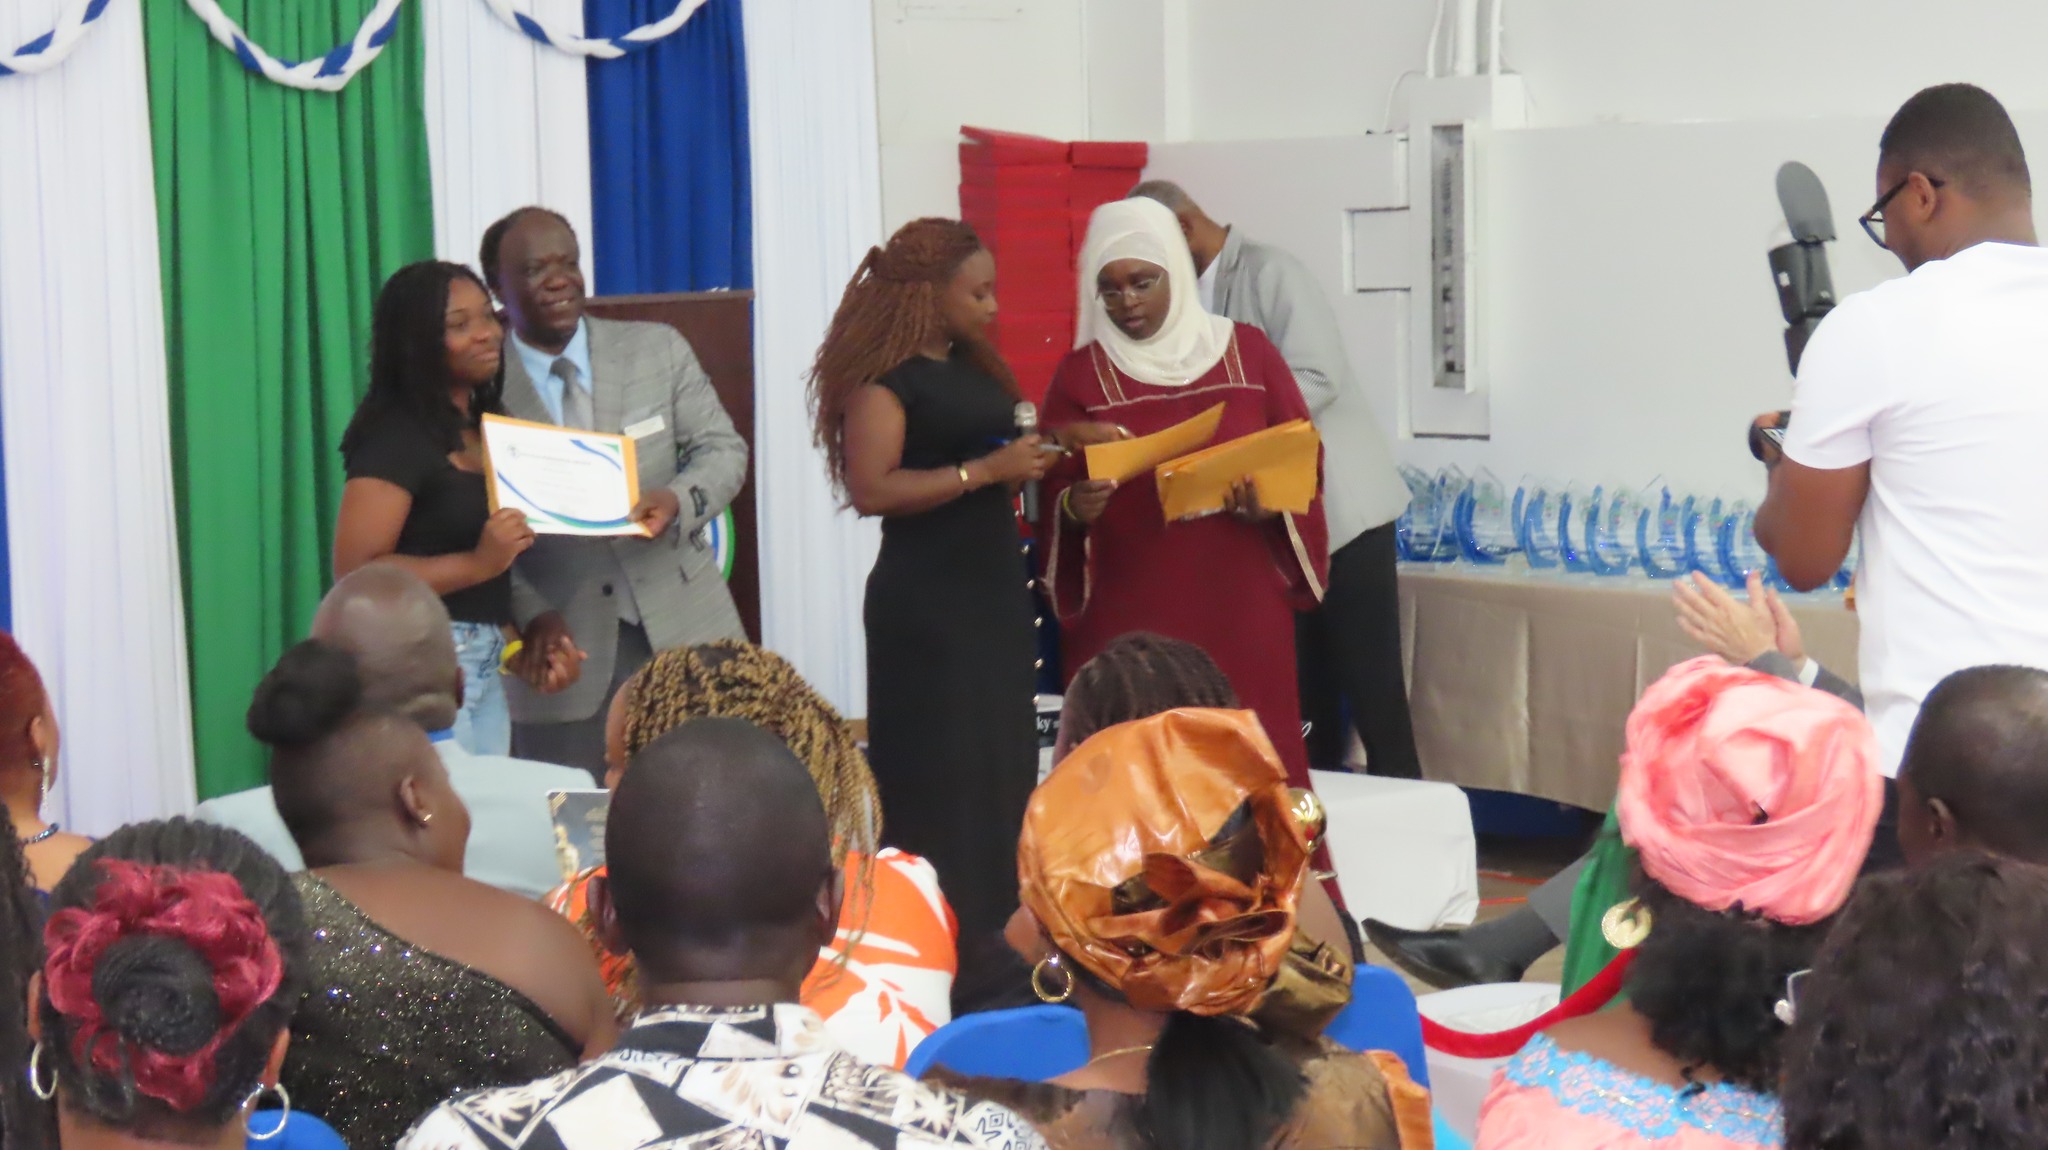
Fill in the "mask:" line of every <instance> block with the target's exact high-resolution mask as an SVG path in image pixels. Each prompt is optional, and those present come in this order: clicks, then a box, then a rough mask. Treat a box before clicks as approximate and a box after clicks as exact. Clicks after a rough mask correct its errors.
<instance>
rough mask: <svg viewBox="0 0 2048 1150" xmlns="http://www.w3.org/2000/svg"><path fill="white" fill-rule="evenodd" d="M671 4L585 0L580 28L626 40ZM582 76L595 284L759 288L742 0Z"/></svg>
mask: <svg viewBox="0 0 2048 1150" xmlns="http://www.w3.org/2000/svg"><path fill="white" fill-rule="evenodd" d="M829 2H837V0H829ZM675 3H676V0H584V5H583V21H584V28H585V29H586V33H585V34H586V35H591V36H618V35H621V34H623V33H626V32H629V31H631V30H632V29H633V28H635V27H638V26H639V25H641V24H646V23H650V22H652V21H655V20H659V19H660V18H662V17H663V16H666V15H668V13H670V12H671V11H673V10H674V9H675ZM588 71H589V77H590V184H591V199H592V207H593V209H594V214H595V217H596V218H595V220H594V221H593V227H594V228H595V230H596V233H597V234H596V236H595V237H594V238H593V248H592V258H593V260H594V263H595V265H596V272H597V290H598V291H599V292H600V293H602V294H605V295H628V294H635V293H640V292H673V291H709V290H711V289H714V288H750V287H752V286H754V259H753V246H754V218H753V206H752V199H751V196H752V186H751V184H752V181H751V178H750V168H749V161H748V155H747V58H746V47H745V42H744V40H743V37H742V31H741V25H740V0H710V2H709V3H707V4H705V5H704V6H703V7H702V8H700V9H698V10H697V12H696V14H695V15H693V16H691V17H690V20H689V22H688V23H686V24H684V25H683V27H682V28H681V30H679V31H677V32H676V33H675V34H674V35H672V36H669V37H667V38H666V39H663V40H662V41H660V42H659V43H657V44H656V45H655V46H654V47H652V48H650V49H648V50H646V51H644V52H639V53H636V54H633V55H630V56H627V57H624V58H623V59H618V60H592V61H590V63H589V65H588Z"/></svg>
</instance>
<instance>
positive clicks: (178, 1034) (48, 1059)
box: [7, 819, 333, 1150]
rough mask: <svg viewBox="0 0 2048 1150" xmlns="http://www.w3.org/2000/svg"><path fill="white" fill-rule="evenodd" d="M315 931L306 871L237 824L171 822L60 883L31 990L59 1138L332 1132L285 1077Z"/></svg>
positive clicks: (97, 1142)
mask: <svg viewBox="0 0 2048 1150" xmlns="http://www.w3.org/2000/svg"><path fill="white" fill-rule="evenodd" d="M305 941H306V939H305V924H304V921H303V919H302V917H301V914H300V909H299V897H298V894H297V892H296V891H295V890H294V889H293V888H292V884H291V880H290V879H289V878H288V877H287V876H286V875H285V873H284V870H283V869H282V868H281V867H279V866H278V864H277V862H276V861H275V860H273V859H272V858H271V857H270V856H269V855H268V854H265V853H264V851H263V849H262V848H261V847H258V846H257V845H256V844H255V843H253V842H251V841H250V840H249V839H247V838H245V837H243V836H242V835H241V834H240V833H238V832H236V831H232V830H229V829H227V828H225V827H220V826H215V825H213V824H211V823H202V822H194V821H192V820H189V819H170V820H165V821H158V822H148V823H138V824H135V825H133V826H128V827H123V828H122V829H120V830H118V831H115V832H114V833H113V834H111V835H108V836H107V837H106V838H105V839H103V840H101V841H100V842H98V843H96V844H94V845H92V846H90V847H88V848H87V849H86V850H85V852H84V853H82V854H80V855H79V856H78V861H77V864H76V865H74V866H73V867H72V868H71V871H70V873H68V874H67V875H65V876H64V880H63V881H62V882H60V883H58V884H57V888H56V890H55V891H54V892H52V896H51V906H50V917H49V921H48V922H47V923H46V924H45V926H44V928H43V931H42V942H43V952H44V958H43V961H42V964H41V968H40V972H39V973H38V974H37V975H36V977H35V978H34V979H33V980H32V981H31V983H30V985H29V988H28V997H29V1001H30V1008H29V1017H28V1034H29V1038H30V1039H31V1041H32V1042H33V1043H34V1045H33V1046H32V1048H31V1050H30V1053H29V1058H28V1073H27V1085H28V1088H29V1090H30V1091H32V1092H33V1093H34V1095H35V1096H36V1097H37V1098H38V1099H41V1100H43V1101H45V1102H52V1101H54V1102H55V1103H56V1116H57V1121H56V1127H57V1141H58V1142H59V1143H61V1144H62V1145H63V1146H64V1147H65V1148H66V1150H109V1148H114V1147H127V1146H135V1145H138V1144H143V1143H182V1144H187V1145H192V1146H240V1145H242V1144H243V1142H244V1140H245V1139H256V1140H263V1141H267V1140H269V1139H272V1138H276V1137H278V1135H280V1134H286V1133H287V1130H286V1127H287V1125H289V1126H291V1127H292V1128H293V1129H292V1130H291V1131H290V1134H291V1136H290V1137H287V1138H285V1139H284V1140H283V1141H282V1142H280V1143H278V1144H279V1145H286V1144H291V1143H295V1142H298V1141H299V1139H301V1138H304V1137H305V1136H306V1135H307V1134H308V1132H309V1131H308V1128H309V1127H311V1128H313V1129H318V1128H319V1124H318V1123H317V1122H308V1121H307V1120H306V1119H304V1118H303V1117H298V1116H293V1115H291V1114H290V1102H289V1100H288V1099H287V1098H286V1097H284V1095H283V1092H282V1091H280V1090H279V1089H278V1085H277V1076H278V1070H279V1067H281V1066H282V1065H283V1063H284V1051H285V1042H286V1039H287V1034H286V1026H287V1024H288V1023H289V1022H290V1021H291V1016H292V1012H293V1010H294V1009H295V1007H296V1006H297V1004H298V1001H299V994H300V991H301V990H302V989H303V982H304V975H303V971H304V965H305ZM266 1100H268V1101H267V1103H266V1105H265V1106H264V1109H265V1110H267V1111H269V1112H267V1113H261V1114H259V1113H257V1110H258V1104H259V1103H265V1102H266ZM279 1110H282V1111H283V1113H278V1112H277V1111H279ZM9 1117H10V1119H11V1118H12V1117H13V1116H12V1115H10V1116H9ZM22 1132H23V1133H30V1132H31V1131H22ZM322 1132H323V1133H326V1135H327V1137H328V1138H330V1139H331V1138H332V1137H333V1136H332V1133H331V1132H326V1131H322ZM16 1136H17V1131H16V1130H15V1129H9V1130H8V1131H7V1145H8V1148H9V1150H13V1148H14V1147H15V1146H16V1145H17V1141H16ZM21 1144H24V1145H30V1146H36V1145H37V1141H36V1140H35V1139H33V1138H25V1139H23V1140H22V1142H21Z"/></svg>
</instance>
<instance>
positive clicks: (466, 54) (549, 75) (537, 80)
mask: <svg viewBox="0 0 2048 1150" xmlns="http://www.w3.org/2000/svg"><path fill="white" fill-rule="evenodd" d="M523 10H524V11H527V12H530V13H531V14H532V15H533V16H534V17H536V18H537V19H539V20H541V21H543V22H545V23H546V24H547V25H548V26H549V27H551V28H554V29H557V30H559V31H563V32H575V33H580V32H581V31H582V29H583V0H533V2H532V3H531V4H530V5H525V6H523ZM420 21H421V23H422V24H423V25H424V31H425V34H426V50H427V155H428V159H429V162H430V163H431V165H432V168H433V180H434V252H435V254H436V255H438V256H440V258H442V259H444V260H450V261H452V262H454V263H459V264H467V265H469V266H471V267H475V266H476V261H477V243H478V241H479V240H481V239H482V238H483V234H484V229H485V228H486V227H489V226H490V224H491V221H493V220H495V219H497V218H498V217H499V216H502V215H504V214H505V213H506V212H509V211H511V210H512V209H514V208H518V207H524V206H525V205H527V204H539V205H541V206H543V207H548V208H553V209H554V210H555V211H558V212H560V213H562V215H564V216H565V217H567V218H568V220H569V223H570V225H571V226H573V227H574V228H575V229H576V234H577V236H578V237H580V238H581V239H582V241H583V278H584V282H586V283H593V284H594V283H595V282H596V281H595V280H594V279H592V278H591V270H590V113H589V107H590V100H589V96H588V89H587V88H586V87H585V86H584V70H583V69H584V63H583V58H582V57H581V56H571V55H568V54H567V53H564V52H560V51H557V50H555V49H553V48H550V47H548V46H546V45H544V44H539V43H536V42H534V41H533V40H530V39H528V38H527V37H525V36H523V35H521V34H520V33H519V31H518V30H517V29H514V28H511V27H508V26H507V25H505V24H504V23H503V22H502V21H500V20H499V19H498V17H496V16H494V15H492V14H491V10H490V9H489V8H487V7H485V6H484V5H483V4H479V3H473V2H468V0H459V2H458V0H434V2H432V3H427V4H424V5H422V6H421V8H420ZM598 67H603V65H602V64H599V65H598Z"/></svg>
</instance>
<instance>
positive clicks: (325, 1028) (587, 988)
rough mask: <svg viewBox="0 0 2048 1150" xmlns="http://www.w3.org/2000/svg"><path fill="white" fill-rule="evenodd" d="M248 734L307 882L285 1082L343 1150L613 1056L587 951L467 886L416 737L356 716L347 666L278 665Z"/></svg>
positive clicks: (439, 791)
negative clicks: (307, 932) (307, 936)
mask: <svg viewBox="0 0 2048 1150" xmlns="http://www.w3.org/2000/svg"><path fill="white" fill-rule="evenodd" d="M444 622H445V621H444ZM443 632H444V635H443V640H442V641H443V642H446V641H447V640H446V637H445V626H444V628H443ZM249 730H250V732H251V733H252V734H254V735H255V736H256V737H257V738H258V739H260V740H262V741H263V742H264V743H266V744H268V745H269V746H270V748H271V759H270V779H271V786H272V788H273V790H274V794H275V797H276V800H277V810H278V813H279V814H280V815H282V816H284V822H285V826H287V827H288V828H290V830H291V833H292V838H293V839H294V840H295V841H296V842H297V843H298V846H299V853H300V854H301V855H302V856H304V858H305V860H306V865H307V866H308V867H311V868H312V869H311V870H309V871H306V872H303V873H301V874H299V875H297V876H296V877H295V879H294V881H295V883H296V884H297V886H298V888H299V894H300V897H301V898H303V899H304V900H305V904H306V918H307V920H308V922H309V923H310V924H311V926H312V929H313V941H312V947H311V962H310V969H311V982H312V987H311V989H310V990H309V991H308V992H307V994H306V999H305V1002H304V1004H303V1005H302V1006H301V1007H300V1010H299V1014H298V1017H297V1018H296V1019H295V1020H294V1021H293V1023H292V1050H291V1057H290V1059H289V1060H288V1061H287V1063H286V1065H285V1071H284V1083H285V1085H286V1086H287V1087H289V1088H290V1090H291V1092H292V1096H293V1098H294V1099H295V1100H296V1101H297V1102H298V1104H299V1105H300V1106H301V1107H303V1108H304V1109H306V1110H308V1111H310V1112H311V1113H314V1114H318V1115H320V1116H321V1117H323V1118H325V1119H327V1120H328V1121H329V1122H330V1123H332V1124H333V1126H334V1127H335V1129H337V1130H339V1131H340V1132H341V1135H342V1137H343V1138H344V1139H345V1140H346V1141H347V1142H348V1143H349V1145H351V1146H360V1147H372V1146H389V1145H391V1144H392V1143H393V1142H394V1141H396V1140H397V1138H398V1136H399V1135H400V1134H402V1133H404V1132H405V1129H406V1127H408V1126H410V1125H411V1124H412V1123H413V1122H414V1121H416V1120H417V1119H418V1118H419V1116H420V1115H422V1114H424V1113H426V1112H427V1110H428V1109H429V1108H431V1107H432V1106H433V1105H434V1104H435V1103H437V1102H439V1101H441V1100H442V1099H444V1098H447V1097H449V1096H450V1095H453V1094H455V1093H457V1092H458V1091H462V1090H469V1089H475V1088H478V1087H484V1086H500V1085H505V1084H508V1083H512V1082H524V1081H526V1080H527V1079H530V1078H535V1077H540V1076H543V1075H547V1074H553V1073H556V1072H558V1071H561V1070H565V1069H567V1068H569V1067H570V1066H572V1065H574V1064H575V1062H576V1060H577V1058H578V1057H579V1056H582V1055H587V1054H590V1053H593V1052H596V1051H599V1050H604V1049H606V1048H607V1047H609V1046H610V1044H611V1040H612V1037H613V1034H614V1033H615V1029H616V1028H615V1024H614V1022H613V1019H612V1010H611V999H610V998H609V997H608V996H607V995H606V994H605V991H604V983H603V982H602V981H600V980H599V978H598V975H597V964H596V963H595V962H593V961H592V960H591V957H590V949H589V948H588V947H586V946H585V945H584V944H583V940H582V939H581V938H579V937H577V934H576V932H575V931H574V930H572V929H570V928H569V926H568V924H567V923H565V922H563V921H562V919H561V917H560V916H559V915H556V914H553V913H551V912H549V910H548V909H547V908H546V907H544V906H542V905H541V904H540V903H538V902H536V901H534V900H531V899H525V898H521V897H519V896H517V895H514V894H510V893H507V892H505V891H502V890H499V889H498V888H496V887H492V886H486V885H484V884H483V883H480V882H477V881H475V880H474V879H469V878H464V877H463V875H462V857H463V848H464V844H465V843H466V842H467V840H468V838H469V812H468V811H467V810H465V809H464V807H463V805H462V798H461V796H459V795H457V794H456V793H455V790H454V788H453V787H452V786H451V785H450V784H449V781H448V771H447V769H446V768H445V767H444V766H443V765H442V762H441V758H440V756H439V755H436V754H435V753H434V747H433V744H431V743H429V742H428V741H427V733H426V732H425V731H424V730H422V729H421V728H420V724H419V723H418V722H417V721H415V720H413V719H410V718H407V717H405V716H403V715H400V714H399V713H398V712H396V711H391V710H383V709H377V708H373V707H365V706H364V705H363V682H362V679H361V677H360V672H359V671H358V669H357V665H356V660H355V657H354V656H352V655H350V654H349V653H348V652H347V651H344V650H342V649H341V648H339V647H334V646H330V645H328V644H326V643H323V642H321V641H320V640H318V639H309V640H307V641H305V642H303V643H300V644H299V645H298V646H296V647H293V648H292V649H291V650H289V651H286V652H285V654H284V657H283V658H282V659H280V660H278V663H277V666H276V667H274V668H272V669H271V671H270V673H269V674H268V675H267V676H265V677H264V679H263V682H262V683H260V684H258V685H257V688H256V698H255V701H254V702H253V703H251V704H250V706H249Z"/></svg>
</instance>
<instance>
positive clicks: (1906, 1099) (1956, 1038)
mask: <svg viewBox="0 0 2048 1150" xmlns="http://www.w3.org/2000/svg"><path fill="white" fill-rule="evenodd" d="M1930 701H1931V697H1930ZM1925 714H1926V712H1925V711H1923V712H1922V715H1923V716H1924V715H1925ZM2044 938H2048V871H2044V870H2043V869H2042V868H2041V867H2039V866H2036V865H2034V864H2032V863H2026V862H2021V861H2019V860H2017V859H2009V858H2000V857H1998V856H1995V855H1984V854H1978V853H1976V852H1971V851H1962V852H1954V853H1951V854H1949V855H1947V856H1945V857H1942V858H1939V859H1936V860H1935V861H1933V862H1930V863H1928V864H1926V865H1925V866H1922V867H1917V868H1915V869H1913V870H1910V871H1905V872H1900V873H1893V874H1886V875H1879V876H1876V877H1873V878H1871V879H1869V880H1867V881H1865V882H1864V884H1863V886H1862V888H1861V889H1859V890H1858V891H1857V892H1856V897H1855V898H1854V899H1853V900H1851V901H1850V903H1849V907H1848V909H1847V910H1845V911H1843V912H1842V917H1841V921H1840V922H1839V923H1837V924H1836V926H1835V929H1834V930H1833V932H1831V933H1830V934H1829V935H1828V939H1827V943H1826V944H1825V945H1824V946H1822V947H1821V950H1820V953H1819V954H1818V955H1817V956H1815V958H1814V963H1813V969H1812V971H1810V972H1808V971H1801V972H1799V973H1798V974H1797V975H1795V976H1794V977H1793V979H1792V980H1791V981H1789V982H1788V983H1787V985H1786V987H1785V989H1784V1002H1785V1010H1786V1014H1787V1016H1788V1017H1790V1018H1791V1019H1792V1030H1791V1033H1790V1035H1789V1036H1787V1038H1786V1043H1785V1053H1786V1057H1785V1086H1784V1091H1785V1095H1784V1106H1785V1145H1786V1147H1787V1148H1788V1150H2037V1148H2039V1147H2042V1146H2048V1089H2044V1086H2043V1082H2042V1077H2043V1073H2044V1071H2043V1068H2044V1067H2048V1018H2044V1016H2043V1014H2042V1004H2043V1003H2048V950H2044V949H2043V948H2042V945H2041V940H2042V939H2044Z"/></svg>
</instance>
